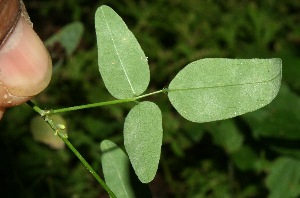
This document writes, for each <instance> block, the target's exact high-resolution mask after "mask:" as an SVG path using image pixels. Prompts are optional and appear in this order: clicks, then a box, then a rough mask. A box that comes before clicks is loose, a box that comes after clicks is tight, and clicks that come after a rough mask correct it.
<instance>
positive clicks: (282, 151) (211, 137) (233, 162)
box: [0, 0, 300, 198]
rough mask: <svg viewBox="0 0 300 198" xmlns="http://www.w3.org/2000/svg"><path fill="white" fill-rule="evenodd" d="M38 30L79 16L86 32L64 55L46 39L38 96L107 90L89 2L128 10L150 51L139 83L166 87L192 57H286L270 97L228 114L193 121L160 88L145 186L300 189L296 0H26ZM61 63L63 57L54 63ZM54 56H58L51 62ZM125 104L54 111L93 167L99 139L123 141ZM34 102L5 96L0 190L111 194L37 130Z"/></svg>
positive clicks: (48, 30)
mask: <svg viewBox="0 0 300 198" xmlns="http://www.w3.org/2000/svg"><path fill="white" fill-rule="evenodd" d="M24 3H25V5H26V7H27V10H28V13H29V15H30V16H31V19H32V22H33V23H34V29H35V30H36V32H37V33H38V35H39V36H40V37H41V38H42V40H43V41H46V40H47V39H48V38H49V37H51V36H52V35H54V34H56V33H57V32H58V31H60V30H61V29H62V28H63V27H64V26H65V25H67V24H68V23H71V22H74V21H79V22H81V23H82V24H83V26H84V34H83V37H82V39H81V40H80V43H79V45H78V47H77V50H76V51H75V52H74V53H73V54H72V55H67V54H66V51H65V49H64V48H63V47H62V46H61V45H60V43H59V42H58V43H55V44H53V45H51V46H48V49H49V51H50V53H51V56H52V57H53V63H54V72H53V79H52V81H51V84H50V85H49V87H48V88H47V89H46V90H45V91H44V92H42V93H41V94H39V95H38V96H37V97H36V98H35V101H36V102H37V103H38V104H39V106H40V107H42V108H46V109H52V108H53V109H55V108H59V107H67V106H74V105H80V104H87V103H92V102H98V101H106V100H112V99H113V98H112V97H111V96H110V95H109V93H108V92H107V91H106V89H105V87H104V85H103V82H102V80H101V78H100V74H99V72H98V66H97V48H96V37H95V29H94V13H95V11H96V9H97V8H98V6H100V5H103V4H105V5H109V6H110V7H112V8H113V9H114V10H115V11H116V12H117V13H118V14H119V15H120V16H121V17H122V18H123V20H124V21H125V22H126V24H127V25H128V27H129V29H130V30H132V31H133V33H134V35H135V36H136V37H137V39H138V41H139V42H140V45H141V47H142V48H143V50H144V51H145V54H146V55H147V56H148V60H149V64H150V70H151V82H150V86H149V89H148V91H147V92H151V91H155V90H159V89H162V88H163V87H166V86H168V83H169V82H170V80H172V78H173V77H174V76H175V75H176V73H177V72H178V71H179V70H180V69H182V68H183V67H184V66H185V65H186V64H188V63H190V62H191V61H194V60H197V59H201V58H206V57H228V58H270V57H279V58H281V59H282V61H283V81H282V87H281V90H280V92H279V94H278V96H277V98H276V99H275V100H274V101H273V102H272V103H271V104H270V105H267V106H266V107H264V108H262V109H261V110H258V111H256V112H253V113H248V114H246V115H243V116H239V117H237V118H234V119H229V120H225V121H218V122H211V123H204V124H196V123H191V122H189V121H187V120H185V119H183V118H182V117H180V116H179V115H178V114H177V113H176V111H175V110H174V109H173V108H172V107H171V105H170V104H169V102H168V100H167V96H166V95H157V96H154V97H152V98H150V100H152V101H155V102H156V103H157V104H158V105H159V107H160V108H161V109H162V113H163V122H164V123H163V125H164V139H163V148H162V156H161V161H160V165H159V170H158V173H157V176H156V177H155V179H154V181H152V182H151V183H150V188H151V191H152V194H153V197H200V198H201V197H205V198H206V197H212V198H213V197H222V198H224V197H267V196H270V197H299V195H300V190H299V189H300V142H299V139H300V126H299V123H300V111H299V110H300V98H299V93H300V78H299V76H300V56H299V55H300V51H299V50H300V26H299V24H300V1H295V0H285V1H276V0H265V1H260V0H257V1H255V0H252V1H251V0H228V1H218V0H199V1H197V0H190V1H179V0H158V1H145V0H142V1H134V0H124V1H119V0H115V1H113V0H110V1H108V0H107V1H94V0H31V1H29V0H26V1H25V0H24ZM57 63H60V64H57ZM57 65H59V66H57ZM132 107H133V104H121V105H116V106H108V107H103V108H95V109H89V110H82V111H77V112H72V113H65V114H62V116H63V118H64V119H65V120H66V122H67V128H68V131H69V137H70V138H69V139H70V141H71V142H72V143H73V144H74V146H75V147H76V148H77V149H78V150H79V151H80V152H81V153H82V154H83V156H85V157H86V159H87V160H88V161H89V162H90V163H91V165H92V166H93V167H94V168H95V169H96V170H97V172H99V173H100V174H102V173H101V160H100V156H101V153H100V149H99V143H100V142H101V140H103V139H106V138H109V139H111V140H113V141H114V142H116V143H118V144H119V145H122V141H123V137H122V130H123V122H124V118H125V116H126V114H127V112H128V111H129V110H130V108H132ZM34 116H35V113H34V112H33V111H32V110H31V109H30V108H29V107H28V106H27V105H26V104H24V105H21V106H19V107H15V108H11V109H9V110H8V111H7V113H6V114H5V116H4V118H3V120H1V122H0V197H51V198H52V197H74V198H77V197H84V198H89V197H91V198H93V197H107V195H106V193H105V192H104V190H103V189H102V188H101V187H100V186H99V185H98V184H97V183H96V181H95V180H94V178H92V176H91V175H90V174H89V172H88V171H86V170H85V168H84V166H83V165H82V164H81V163H79V162H78V160H77V158H76V157H75V156H74V155H73V154H72V153H71V152H70V151H69V150H68V149H62V150H55V149H52V148H50V147H48V146H47V145H44V144H42V143H39V142H37V141H34V139H33V138H32V135H31V132H30V125H31V122H32V118H33V117H34Z"/></svg>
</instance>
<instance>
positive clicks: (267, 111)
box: [243, 84, 300, 140]
mask: <svg viewBox="0 0 300 198" xmlns="http://www.w3.org/2000/svg"><path fill="white" fill-rule="evenodd" d="M299 109H300V97H299V95H297V94H296V93H294V92H293V91H292V90H290V89H289V87H288V86H287V85H286V84H282V86H281V88H280V91H279V93H278V96H277V97H276V99H275V100H274V101H273V102H272V104H270V105H268V106H267V107H266V108H263V109H260V110H258V111H255V112H252V113H248V114H246V115H243V119H244V120H245V121H246V122H247V124H248V125H249V126H250V127H251V129H252V133H253V135H254V136H255V137H273V138H278V139H280V140H282V139H286V140H299V139H300V133H299V131H300V125H299V123H300V112H299Z"/></svg>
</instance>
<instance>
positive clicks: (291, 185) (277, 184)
mask: <svg viewBox="0 0 300 198" xmlns="http://www.w3.org/2000/svg"><path fill="white" fill-rule="evenodd" d="M299 181H300V161H299V160H296V159H292V158H278V159H277V160H276V161H275V162H274V163H273V164H272V167H271V169H270V173H269V175H268V177H267V179H266V185H267V187H268V189H269V191H270V195H269V197H270V198H281V197H285V198H292V197H299V195H300V187H299V186H300V182H299Z"/></svg>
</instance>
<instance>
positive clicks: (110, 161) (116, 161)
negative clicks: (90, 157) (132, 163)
mask: <svg viewBox="0 0 300 198" xmlns="http://www.w3.org/2000/svg"><path fill="white" fill-rule="evenodd" d="M100 148H101V151H102V156H101V160H102V169H103V174H104V179H105V182H106V184H107V186H108V187H109V188H110V189H111V190H112V191H113V192H114V193H115V195H116V196H117V197H135V196H134V191H133V188H132V186H131V183H130V174H129V159H128V157H127V155H126V154H125V153H124V152H123V151H122V150H121V149H120V148H119V147H118V146H117V145H116V144H115V143H113V142H111V141H109V140H103V141H102V142H101V144H100Z"/></svg>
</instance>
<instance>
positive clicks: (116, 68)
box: [95, 6, 150, 99]
mask: <svg viewBox="0 0 300 198" xmlns="http://www.w3.org/2000/svg"><path fill="white" fill-rule="evenodd" d="M95 24H96V35H97V45H98V65H99V71H100V74H101V76H102V78H103V81H104V84H105V86H106V88H107V89H108V91H109V92H110V94H112V95H113V96H114V97H116V98H118V99H124V98H132V97H134V96H138V95H140V94H142V93H143V92H144V91H145V90H146V89H147V87H148V84H149V81H150V71H149V65H148V61H147V57H146V56H145V54H144V52H143V50H142V48H141V46H140V45H139V43H138V41H137V40H136V38H135V37H134V35H133V34H132V32H131V31H130V30H129V29H128V27H127V26H126V24H125V23H124V21H123V20H122V18H121V17H120V16H119V15H118V14H117V13H116V12H115V11H114V10H113V9H111V8H110V7H108V6H101V7H99V8H98V9H97V11H96V16H95Z"/></svg>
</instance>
